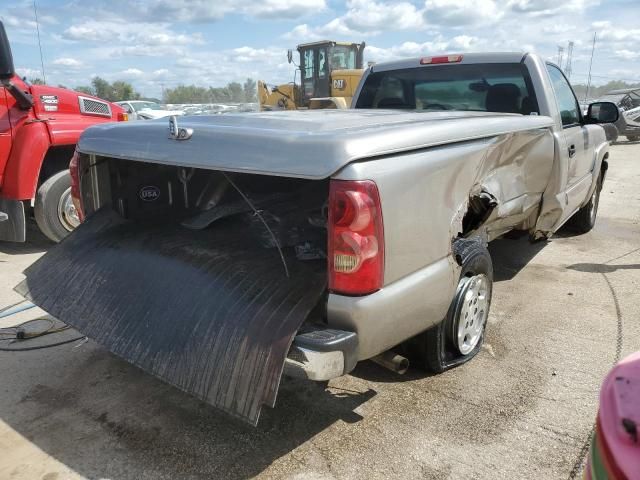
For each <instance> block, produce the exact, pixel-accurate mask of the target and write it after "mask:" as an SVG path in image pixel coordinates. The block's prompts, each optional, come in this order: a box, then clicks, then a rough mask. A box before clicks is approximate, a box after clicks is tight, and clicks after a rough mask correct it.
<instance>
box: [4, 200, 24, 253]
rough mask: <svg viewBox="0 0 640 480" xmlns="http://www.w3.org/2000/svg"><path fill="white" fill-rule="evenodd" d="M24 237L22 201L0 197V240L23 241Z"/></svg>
mask: <svg viewBox="0 0 640 480" xmlns="http://www.w3.org/2000/svg"><path fill="white" fill-rule="evenodd" d="M26 237H27V234H26V216H25V211H24V203H23V202H22V201H21V200H13V199H8V198H1V197H0V241H7V242H24V241H25V240H26Z"/></svg>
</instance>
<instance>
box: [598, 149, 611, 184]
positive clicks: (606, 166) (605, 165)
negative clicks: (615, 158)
mask: <svg viewBox="0 0 640 480" xmlns="http://www.w3.org/2000/svg"><path fill="white" fill-rule="evenodd" d="M608 158H609V153H608V152H607V153H605V154H604V157H603V158H602V165H601V166H600V175H601V176H602V180H601V181H602V182H604V177H605V176H606V175H607V170H609V162H607V159H608Z"/></svg>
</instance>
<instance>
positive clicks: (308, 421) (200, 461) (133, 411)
mask: <svg viewBox="0 0 640 480" xmlns="http://www.w3.org/2000/svg"><path fill="white" fill-rule="evenodd" d="M82 348H83V349H88V350H89V352H87V351H86V350H85V351H84V352H83V353H82V354H78V353H71V352H70V351H69V350H68V349H67V351H66V352H64V353H62V355H69V356H70V358H66V359H62V360H60V359H57V360H56V362H55V363H57V364H58V365H61V364H63V365H64V366H65V370H64V371H55V367H53V366H47V362H42V363H41V364H40V365H39V368H41V369H44V370H49V371H48V372H47V373H48V375H44V376H45V377H47V379H46V380H45V381H42V378H41V379H40V380H41V382H42V383H37V382H33V381H32V382H29V381H28V380H29V379H25V381H24V383H23V389H22V390H23V391H26V392H27V393H26V394H23V395H22V398H21V399H20V400H19V401H18V402H15V401H14V402H7V400H6V395H2V396H0V411H1V412H2V414H1V415H0V418H1V419H2V421H4V422H6V423H7V424H8V425H9V426H10V427H11V428H13V429H14V430H16V431H17V432H18V433H20V434H21V435H23V436H24V437H26V438H27V439H28V440H29V441H30V442H32V443H33V444H35V445H36V446H37V447H38V448H40V449H42V450H43V451H44V452H46V453H47V454H49V455H51V456H53V457H54V458H55V459H56V460H58V461H59V462H61V463H63V464H64V465H66V466H67V467H68V468H71V469H73V470H74V471H76V472H77V473H78V474H80V475H82V476H84V477H87V478H114V479H115V478H118V479H140V478H154V479H164V478H168V479H174V478H230V479H244V478H251V477H253V476H255V475H257V474H259V473H260V472H262V471H263V470H264V469H265V468H267V467H268V466H269V465H271V464H272V463H273V462H274V461H275V460H277V459H278V458H280V457H281V456H283V455H285V454H287V453H289V452H291V451H292V450H294V449H295V448H297V447H299V446H300V445H302V444H304V443H305V442H307V441H308V440H310V439H311V438H313V437H314V436H315V435H316V434H318V433H319V432H321V431H323V430H325V429H327V428H329V427H330V426H331V425H332V424H334V423H336V422H338V421H340V420H342V421H344V422H347V423H355V422H358V421H360V420H361V419H362V417H361V416H360V415H358V414H357V413H355V412H354V409H356V408H357V407H358V406H360V405H361V404H363V403H364V402H366V401H368V400H370V399H371V398H372V397H374V396H375V392H374V391H373V390H370V389H369V390H365V391H352V390H348V389H341V388H332V387H328V388H327V387H326V385H325V384H319V383H313V382H303V381H298V380H294V379H289V378H284V379H283V382H282V384H281V388H280V392H279V394H278V400H277V403H276V407H275V408H274V409H270V408H263V410H262V418H261V419H260V423H259V424H258V427H257V428H253V427H251V426H249V425H247V424H244V423H242V422H239V421H237V420H234V419H232V418H230V417H228V416H225V415H224V414H222V413H220V412H219V411H217V410H215V409H214V408H213V407H211V406H209V405H208V404H205V403H203V402H201V401H199V400H197V399H195V398H194V397H191V396H189V395H187V394H185V393H183V392H181V391H179V390H177V389H175V388H173V387H171V386H169V385H167V384H165V383H163V382H161V381H159V380H157V379H155V378H154V377H152V376H150V375H147V374H145V373H144V372H142V371H141V370H139V369H137V368H136V367H133V366H132V365H130V364H128V363H126V362H125V361H123V360H120V359H119V358H117V357H115V356H113V355H111V354H110V353H108V352H106V351H105V350H103V349H102V348H99V347H95V346H94V345H93V344H92V343H89V344H87V345H85V346H83V347H82ZM6 355H7V354H3V356H2V359H3V362H6V361H7V360H8V359H7V357H6ZM78 356H80V357H82V359H83V360H82V361H77V360H78ZM73 357H75V359H74V358H73ZM33 358H35V357H33ZM30 361H31V362H33V361H34V360H30ZM35 362H38V360H35ZM71 365H73V366H71ZM28 367H29V366H27V365H25V368H27V369H28ZM31 367H32V368H37V365H35V364H34V365H31ZM41 377H42V376H41ZM7 403H9V404H7ZM96 452H100V454H99V455H98V454H96ZM109 459H112V460H111V461H108V460H109Z"/></svg>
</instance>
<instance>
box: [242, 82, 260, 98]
mask: <svg viewBox="0 0 640 480" xmlns="http://www.w3.org/2000/svg"><path fill="white" fill-rule="evenodd" d="M242 89H243V90H244V101H245V102H257V101H258V99H257V95H256V81H255V80H254V79H252V78H247V81H246V82H244V85H243V86H242Z"/></svg>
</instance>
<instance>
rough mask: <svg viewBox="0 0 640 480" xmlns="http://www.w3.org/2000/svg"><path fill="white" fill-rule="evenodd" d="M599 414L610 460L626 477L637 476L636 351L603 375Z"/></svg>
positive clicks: (639, 407) (639, 399)
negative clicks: (605, 376)
mask: <svg viewBox="0 0 640 480" xmlns="http://www.w3.org/2000/svg"><path fill="white" fill-rule="evenodd" d="M599 417H600V425H601V426H602V436H603V437H604V439H605V440H606V444H607V445H608V447H609V451H610V452H611V455H612V457H613V458H612V460H613V461H614V462H615V464H616V466H617V467H618V469H619V470H620V471H621V472H623V473H624V475H625V477H626V478H627V479H628V480H638V479H640V352H636V353H634V354H632V355H630V356H628V357H626V358H625V359H624V360H622V361H621V362H620V363H618V364H617V365H616V366H615V367H614V368H613V369H612V370H611V371H610V372H609V374H608V375H607V378H606V379H605V381H604V383H603V385H602V389H601V390H600V411H599Z"/></svg>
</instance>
